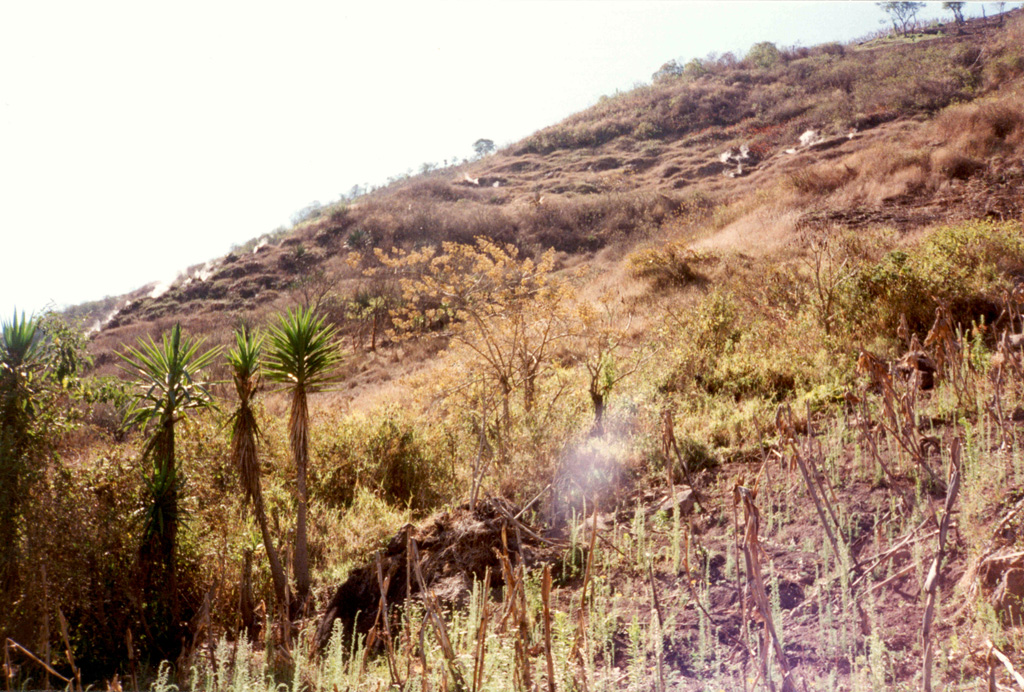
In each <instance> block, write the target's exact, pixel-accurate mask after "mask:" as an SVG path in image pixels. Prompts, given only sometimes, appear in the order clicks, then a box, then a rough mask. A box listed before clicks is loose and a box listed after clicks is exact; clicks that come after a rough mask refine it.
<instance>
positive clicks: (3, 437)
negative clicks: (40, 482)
mask: <svg viewBox="0 0 1024 692" xmlns="http://www.w3.org/2000/svg"><path fill="white" fill-rule="evenodd" d="M38 327H39V321H38V320H37V319H35V318H34V317H32V318H26V317H25V313H24V312H23V313H21V319H18V313H17V311H15V312H14V317H13V318H12V319H11V321H10V322H8V321H6V320H4V321H3V323H2V325H0V591H4V592H8V593H13V589H14V585H15V583H16V582H17V581H18V570H17V549H18V530H19V528H18V527H19V521H18V519H19V516H20V513H21V506H22V503H23V502H24V498H25V496H26V494H27V492H26V491H27V489H28V484H29V482H30V477H31V474H32V468H31V463H30V459H29V457H30V455H31V454H32V447H33V444H32V443H33V439H32V438H33V422H34V419H35V417H36V407H37V405H38V401H36V387H35V384H36V379H37V377H38V372H39V371H40V370H41V369H42V367H43V359H42V352H41V349H40V347H39V343H38V341H37V339H36V332H37V330H38Z"/></svg>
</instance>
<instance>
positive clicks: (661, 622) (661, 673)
mask: <svg viewBox="0 0 1024 692" xmlns="http://www.w3.org/2000/svg"><path fill="white" fill-rule="evenodd" d="M647 577H648V579H650V582H651V600H652V601H653V602H654V614H655V616H656V617H657V618H658V629H657V632H656V633H657V635H658V637H664V635H663V634H662V632H663V630H662V628H663V627H664V626H665V618H664V617H663V616H662V614H661V603H660V602H659V601H658V586H657V584H655V582H654V568H653V567H651V565H650V564H648V565H647ZM661 648H662V643H661V642H658V644H657V648H656V649H655V652H656V653H657V657H656V661H657V664H658V692H665V670H664V661H663V656H662V652H661Z"/></svg>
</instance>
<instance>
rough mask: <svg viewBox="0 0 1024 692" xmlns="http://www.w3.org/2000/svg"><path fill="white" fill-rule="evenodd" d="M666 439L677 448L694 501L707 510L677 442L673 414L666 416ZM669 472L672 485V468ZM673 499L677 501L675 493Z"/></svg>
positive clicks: (669, 444)
mask: <svg viewBox="0 0 1024 692" xmlns="http://www.w3.org/2000/svg"><path fill="white" fill-rule="evenodd" d="M666 413H668V412H667V411H666ZM665 439H666V440H668V444H667V445H666V446H667V447H671V448H672V449H674V450H675V453H676V459H678V460H679V466H680V467H682V469H683V476H684V477H685V478H686V482H687V483H688V484H689V485H690V489H691V490H692V491H693V499H694V501H695V502H696V503H697V506H698V507H700V511H702V512H707V510H706V509H705V508H704V505H703V504H702V503H701V501H700V494H699V493H698V492H697V486H696V485H695V484H694V482H693V479H692V478H691V477H690V465H689V464H687V463H686V460H685V459H683V453H682V452H681V451H679V443H678V442H676V434H675V430H674V426H673V424H672V416H671V415H666V416H665ZM666 456H668V455H666ZM666 461H668V459H666ZM670 466H671V465H670ZM668 474H669V482H670V485H671V479H672V469H671V468H669V469H668ZM672 501H673V502H675V495H674V494H673V497H672Z"/></svg>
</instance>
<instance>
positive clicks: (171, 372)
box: [121, 324, 220, 622]
mask: <svg viewBox="0 0 1024 692" xmlns="http://www.w3.org/2000/svg"><path fill="white" fill-rule="evenodd" d="M202 344H203V340H202V339H192V338H189V337H183V336H182V334H181V325H180V324H175V325H174V327H173V328H172V329H171V333H170V334H169V335H168V334H164V335H163V337H162V338H161V341H160V343H159V344H158V343H156V342H155V341H153V339H152V338H148V339H140V340H139V342H138V345H137V346H136V347H129V348H128V349H127V351H126V353H124V354H121V358H122V359H123V360H124V365H123V369H124V370H125V371H126V372H128V373H129V374H130V375H131V376H132V377H133V379H134V381H135V385H136V387H137V392H136V394H135V397H134V401H133V403H132V406H131V408H130V409H129V410H128V413H127V416H126V419H125V422H126V424H128V425H141V426H144V427H147V428H149V429H150V430H149V438H148V440H147V442H146V446H145V448H144V449H143V454H142V456H143V458H144V459H146V460H148V461H149V462H150V463H152V469H151V473H150V476H149V478H148V479H147V486H148V489H149V494H150V504H149V507H148V509H147V512H146V518H145V532H144V536H145V543H144V545H143V553H142V554H143V563H144V565H145V567H146V568H148V569H149V570H150V574H149V575H148V576H149V577H150V578H151V579H152V580H153V583H155V584H162V587H163V589H164V593H163V598H162V601H163V605H164V606H169V607H170V609H171V615H172V617H174V620H173V621H175V622H176V621H177V617H176V615H177V606H178V603H177V597H176V591H177V588H176V579H177V575H176V569H175V563H176V552H177V537H178V525H179V523H180V520H181V516H180V512H179V507H178V496H179V494H180V490H181V483H180V480H179V476H178V462H177V458H176V456H175V439H174V432H175V424H176V423H177V422H178V420H180V419H181V417H182V416H183V415H185V413H186V412H187V411H189V410H191V409H202V408H212V407H214V403H213V397H212V396H211V394H210V391H209V385H208V383H207V382H205V381H203V380H202V378H201V372H202V370H203V369H204V368H206V367H208V366H209V365H210V364H211V363H212V362H213V360H214V358H215V357H216V356H217V354H218V353H219V352H220V349H219V348H214V349H210V350H207V351H201V350H200V349H201V348H202ZM160 570H162V572H163V573H162V575H161V574H160Z"/></svg>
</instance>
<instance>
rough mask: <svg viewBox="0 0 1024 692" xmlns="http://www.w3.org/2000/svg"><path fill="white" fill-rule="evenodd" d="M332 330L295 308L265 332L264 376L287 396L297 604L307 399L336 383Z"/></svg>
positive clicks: (303, 598) (304, 593)
mask: <svg viewBox="0 0 1024 692" xmlns="http://www.w3.org/2000/svg"><path fill="white" fill-rule="evenodd" d="M335 332H336V330H335V328H334V327H333V326H332V325H327V324H324V318H323V317H320V316H317V315H316V314H314V312H313V311H312V310H304V309H302V308H297V309H295V310H289V311H288V312H287V313H286V314H284V315H281V317H280V319H279V320H278V323H277V324H275V325H271V326H270V328H269V350H268V352H267V361H266V366H265V368H266V372H267V377H268V378H269V379H271V380H273V381H275V382H280V383H281V384H282V385H283V386H284V389H286V390H288V391H289V392H290V393H291V400H292V401H291V414H290V416H289V418H288V436H289V440H290V442H291V448H292V456H293V457H294V458H295V478H296V483H295V486H296V494H297V495H298V498H297V500H298V516H297V517H296V522H295V557H294V560H293V567H294V570H293V571H294V574H295V592H296V595H297V596H298V598H299V602H300V603H301V604H306V603H307V602H308V599H309V548H308V543H307V538H306V509H307V505H308V499H309V498H308V496H307V492H306V470H307V467H308V462H309V432H308V427H309V407H308V404H307V401H306V399H307V396H308V394H310V393H311V392H314V391H317V390H319V389H322V388H323V387H325V386H326V385H328V384H330V383H331V382H334V381H335V380H336V372H337V366H338V364H339V363H340V362H341V353H340V352H339V350H338V346H337V344H336V343H335V340H334V337H335Z"/></svg>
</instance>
